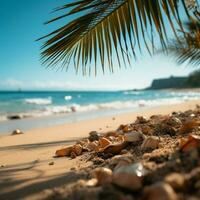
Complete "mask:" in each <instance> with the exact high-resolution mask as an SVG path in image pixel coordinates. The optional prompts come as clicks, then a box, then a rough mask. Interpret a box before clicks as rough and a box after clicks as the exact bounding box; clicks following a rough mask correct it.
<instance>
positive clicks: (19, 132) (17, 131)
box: [12, 129, 24, 135]
mask: <svg viewBox="0 0 200 200" xmlns="http://www.w3.org/2000/svg"><path fill="white" fill-rule="evenodd" d="M20 134H24V133H23V132H22V131H21V130H19V129H16V130H14V131H13V132H12V135H20Z"/></svg>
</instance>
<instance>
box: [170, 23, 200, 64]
mask: <svg viewBox="0 0 200 200" xmlns="http://www.w3.org/2000/svg"><path fill="white" fill-rule="evenodd" d="M185 27H186V29H187V32H186V31H185V32H184V33H182V35H183V36H181V37H180V38H179V39H178V40H172V42H171V43H170V44H169V46H168V49H167V52H168V53H170V55H172V56H173V57H175V59H176V60H177V62H178V63H179V64H182V63H185V62H188V64H192V65H195V66H198V65H200V21H198V20H191V21H189V22H187V23H186V24H185Z"/></svg>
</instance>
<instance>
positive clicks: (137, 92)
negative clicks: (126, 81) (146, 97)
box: [124, 91, 143, 95]
mask: <svg viewBox="0 0 200 200" xmlns="http://www.w3.org/2000/svg"><path fill="white" fill-rule="evenodd" d="M142 93H143V91H125V92H124V94H126V95H130V94H134V95H138V94H142Z"/></svg>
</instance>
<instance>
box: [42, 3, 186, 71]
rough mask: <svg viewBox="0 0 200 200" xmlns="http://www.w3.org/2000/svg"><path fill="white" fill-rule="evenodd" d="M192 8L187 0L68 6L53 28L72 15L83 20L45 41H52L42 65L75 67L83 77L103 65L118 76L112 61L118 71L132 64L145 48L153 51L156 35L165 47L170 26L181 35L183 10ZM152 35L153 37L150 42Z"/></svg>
mask: <svg viewBox="0 0 200 200" xmlns="http://www.w3.org/2000/svg"><path fill="white" fill-rule="evenodd" d="M179 4H182V6H181V7H184V8H185V12H186V14H188V13H187V8H186V5H185V0H79V1H75V2H73V3H68V4H66V5H64V6H62V7H60V8H57V9H55V11H60V10H63V11H65V10H66V14H64V15H62V16H59V17H57V18H55V19H52V20H50V21H49V22H47V24H48V23H52V22H54V21H57V20H59V19H62V18H66V17H68V16H71V15H74V14H76V15H78V16H79V17H77V18H75V19H74V20H72V21H70V22H69V23H67V24H65V25H64V26H62V27H61V28H59V29H57V30H55V31H53V32H52V33H50V34H48V35H46V36H44V37H42V38H40V39H47V40H46V41H45V43H44V45H43V46H42V49H43V52H42V60H43V63H44V64H46V65H48V66H55V65H57V64H60V63H61V64H62V66H63V67H68V66H69V64H71V65H72V64H73V65H74V67H75V69H76V70H77V71H78V69H79V68H80V66H81V67H82V71H83V74H86V73H87V72H88V71H91V70H92V67H91V65H93V66H94V70H95V73H97V63H99V62H100V64H101V66H102V70H103V72H104V71H105V70H107V67H108V68H109V71H111V72H112V71H113V68H114V66H115V65H116V63H115V64H114V61H113V58H115V57H116V58H117V63H118V65H119V66H122V65H126V64H127V63H130V59H131V58H130V57H131V55H133V56H134V57H136V55H137V52H138V49H140V50H141V49H142V46H145V48H146V49H147V50H148V51H149V53H152V52H153V49H154V37H155V36H154V33H156V34H157V36H158V38H159V39H160V43H161V44H162V46H163V48H165V47H166V41H167V39H168V34H167V33H166V21H168V23H169V24H170V25H171V28H172V30H173V31H174V33H176V30H175V27H176V26H177V25H178V26H179V28H180V29H182V22H181V18H180V13H179V12H180V9H179V8H180V5H179ZM149 35H151V37H149Z"/></svg>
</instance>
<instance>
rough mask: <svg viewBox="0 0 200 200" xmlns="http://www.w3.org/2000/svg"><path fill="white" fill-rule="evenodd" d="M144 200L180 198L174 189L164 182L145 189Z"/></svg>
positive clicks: (175, 199) (172, 199) (173, 199)
mask: <svg viewBox="0 0 200 200" xmlns="http://www.w3.org/2000/svg"><path fill="white" fill-rule="evenodd" d="M144 197H145V198H144V199H146V200H155V199H162V200H178V196H177V195H176V193H175V192H174V190H173V189H172V187H171V186H170V185H169V184H167V183H163V182H158V183H155V184H153V185H151V186H148V187H146V188H145V189H144Z"/></svg>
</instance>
